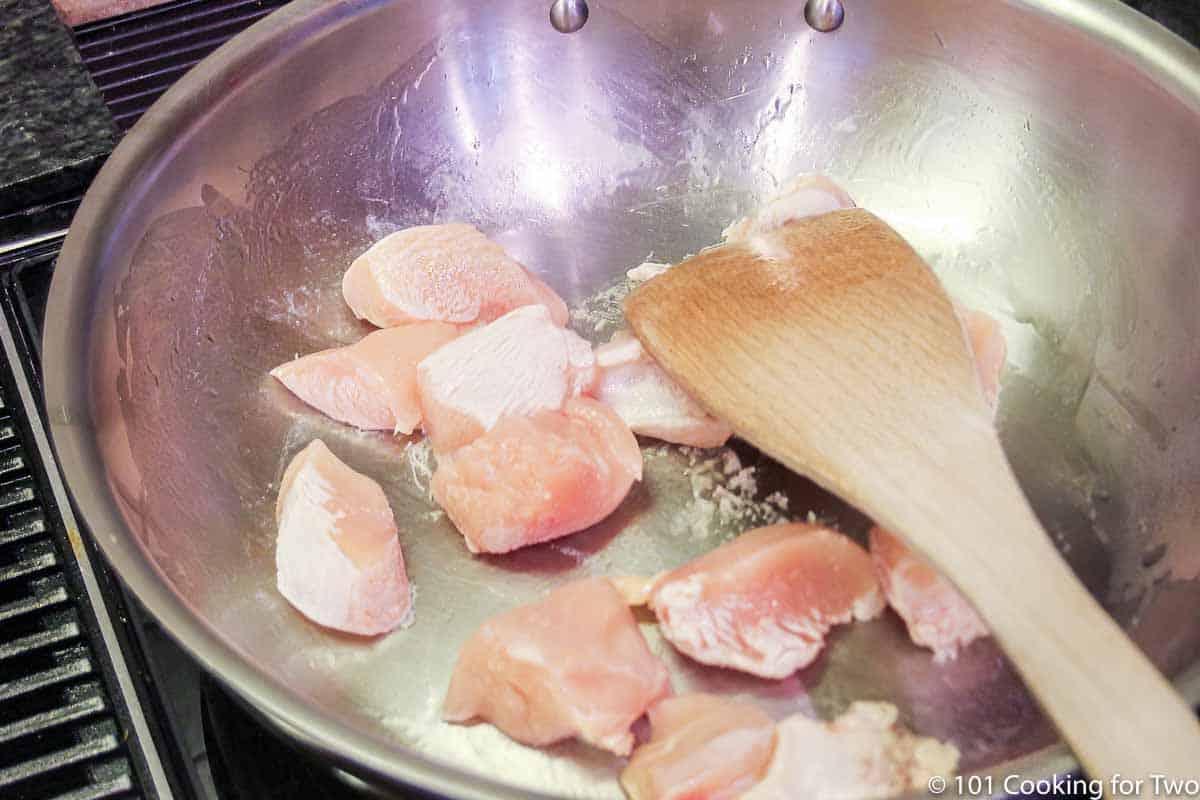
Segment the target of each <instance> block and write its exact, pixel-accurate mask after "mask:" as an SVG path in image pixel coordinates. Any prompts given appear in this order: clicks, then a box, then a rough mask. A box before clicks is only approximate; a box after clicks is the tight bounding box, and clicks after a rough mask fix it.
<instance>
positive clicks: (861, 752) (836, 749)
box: [742, 702, 958, 800]
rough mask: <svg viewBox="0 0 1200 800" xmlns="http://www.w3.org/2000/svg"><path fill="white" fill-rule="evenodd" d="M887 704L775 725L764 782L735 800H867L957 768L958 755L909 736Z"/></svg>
mask: <svg viewBox="0 0 1200 800" xmlns="http://www.w3.org/2000/svg"><path fill="white" fill-rule="evenodd" d="M896 718H897V712H896V707H895V706H893V705H891V704H890V703H867V702H857V703H853V704H852V705H851V706H850V708H849V709H848V710H847V711H846V713H844V714H842V715H841V716H840V717H838V718H837V719H835V720H834V721H833V722H819V721H817V720H812V719H809V718H807V717H804V716H800V715H798V714H797V715H793V716H791V717H788V718H787V719H785V720H784V721H783V722H781V723H779V726H778V727H777V729H776V734H775V752H774V755H773V756H772V757H771V763H770V766H769V767H768V769H767V774H766V776H765V777H764V778H763V779H762V781H761V782H759V783H758V785H756V786H754V787H753V788H752V789H750V790H749V791H748V792H746V793H745V794H743V795H742V800H796V798H804V800H846V799H847V798H854V799H855V800H869V799H870V798H884V797H894V796H896V795H899V794H902V793H906V792H908V791H911V790H917V791H922V792H923V791H925V789H926V788H927V786H928V785H929V780H930V778H933V777H934V776H941V777H943V778H948V777H949V776H951V775H953V774H954V771H955V770H956V769H957V768H958V750H956V749H955V748H954V747H953V746H951V745H948V744H942V743H941V742H939V741H937V740H936V739H930V738H926V737H923V736H914V735H913V734H912V733H910V732H908V731H906V730H904V729H903V728H901V727H900V726H899V725H897V723H896Z"/></svg>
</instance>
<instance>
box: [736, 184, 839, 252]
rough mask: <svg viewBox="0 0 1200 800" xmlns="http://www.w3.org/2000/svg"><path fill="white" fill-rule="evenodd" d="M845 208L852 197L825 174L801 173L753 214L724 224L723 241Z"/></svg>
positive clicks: (749, 237)
mask: <svg viewBox="0 0 1200 800" xmlns="http://www.w3.org/2000/svg"><path fill="white" fill-rule="evenodd" d="M846 208H854V200H853V199H851V197H850V195H848V194H846V190H845V189H843V188H842V187H840V186H838V185H837V184H836V183H834V182H833V181H831V180H830V179H829V178H827V177H825V176H824V175H800V176H799V177H796V178H793V179H792V180H790V181H788V182H787V183H785V184H784V185H783V186H781V187H780V188H779V191H778V192H776V193H775V195H774V196H773V197H771V198H770V199H769V200H767V202H766V203H764V204H763V206H762V207H761V208H760V209H759V210H758V211H757V213H755V215H754V216H753V217H743V218H742V219H739V220H738V221H737V222H735V223H733V224H732V225H730V226H729V227H728V228H726V229H725V231H724V236H725V241H727V242H744V241H748V240H750V239H752V238H754V237H755V236H759V235H761V234H764V233H767V232H769V231H771V230H773V229H775V228H778V227H780V226H781V225H785V224H787V223H788V222H791V221H792V220H796V219H803V218H804V217H815V216H817V215H818V214H828V213H829V212H831V211H840V210H842V209H846Z"/></svg>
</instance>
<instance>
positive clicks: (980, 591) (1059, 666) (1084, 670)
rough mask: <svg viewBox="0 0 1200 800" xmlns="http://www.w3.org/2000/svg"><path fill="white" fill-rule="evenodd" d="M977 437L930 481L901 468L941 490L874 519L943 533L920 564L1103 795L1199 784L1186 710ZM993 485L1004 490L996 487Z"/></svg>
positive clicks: (1197, 733)
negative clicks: (1117, 779)
mask: <svg viewBox="0 0 1200 800" xmlns="http://www.w3.org/2000/svg"><path fill="white" fill-rule="evenodd" d="M979 439H980V441H979V442H978V443H977V444H976V445H974V446H966V447H963V448H962V449H961V450H960V451H959V452H960V453H961V454H962V456H963V457H962V458H959V459H957V460H956V462H955V463H953V464H946V465H941V466H939V467H937V471H936V474H928V475H922V474H920V473H921V470H923V469H926V468H929V467H933V466H934V465H931V464H930V463H929V462H923V463H922V462H920V461H917V462H914V463H911V464H910V468H911V470H912V471H911V472H910V474H909V476H908V479H909V480H911V481H912V483H910V484H909V485H910V486H922V485H924V486H936V485H941V486H943V487H944V490H943V491H942V492H940V493H939V497H938V499H937V502H936V503H930V504H928V505H920V506H914V505H913V504H911V503H910V504H907V505H906V504H904V503H898V504H895V505H892V506H891V509H892V512H890V513H889V512H886V511H884V509H880V511H881V512H883V513H884V517H886V519H885V520H884V521H885V524H886V525H887V526H888V527H889V528H892V529H893V530H896V531H899V532H901V535H903V532H904V531H905V530H906V529H907V530H910V531H913V530H917V528H916V527H914V526H920V528H921V530H923V531H929V530H935V531H944V532H945V533H946V535H945V536H944V537H942V538H943V541H942V542H941V543H940V544H939V545H938V546H937V547H936V548H928V549H927V548H921V549H922V550H923V551H924V554H925V555H926V557H927V558H929V559H930V560H931V561H932V562H933V563H934V564H935V565H937V566H938V568H939V569H941V570H942V571H943V572H945V573H946V574H947V575H952V576H954V579H955V581H956V583H957V584H958V585H959V587H960V588H961V589H962V590H963V592H964V593H965V594H966V595H967V596H968V597H969V598H971V600H972V602H974V603H975V605H976V607H977V608H978V609H979V611H980V613H981V615H982V616H983V617H984V618H985V619H986V620H987V621H988V624H989V625H990V627H991V629H992V631H993V633H994V635H995V636H996V637H997V639H999V641H1000V643H1001V645H1002V646H1003V647H1004V649H1005V651H1006V652H1007V654H1008V656H1009V658H1010V659H1011V660H1012V662H1013V664H1014V665H1015V666H1016V667H1017V669H1018V670H1019V671H1020V673H1021V675H1022V676H1023V677H1024V679H1025V682H1026V683H1027V685H1028V686H1029V687H1030V689H1031V690H1032V691H1033V692H1034V693H1035V694H1036V695H1037V696H1038V698H1039V699H1040V701H1041V703H1042V706H1043V708H1044V709H1045V710H1046V712H1047V713H1048V714H1049V715H1050V717H1051V718H1052V719H1053V720H1054V721H1055V723H1056V724H1057V725H1058V727H1059V730H1060V731H1061V732H1062V734H1063V736H1064V738H1065V739H1066V740H1067V742H1068V743H1069V744H1070V746H1071V748H1072V749H1073V750H1074V751H1075V754H1076V755H1077V756H1078V757H1079V760H1080V761H1081V763H1082V764H1083V765H1084V768H1085V769H1086V770H1087V772H1088V773H1089V775H1091V776H1092V777H1093V778H1097V779H1100V780H1101V781H1103V782H1104V790H1105V793H1106V794H1107V795H1108V796H1114V795H1113V791H1112V790H1113V785H1112V783H1111V781H1112V779H1113V777H1114V776H1116V775H1120V776H1122V777H1123V778H1130V779H1134V780H1135V781H1137V780H1141V781H1142V782H1143V783H1142V785H1141V790H1140V792H1139V793H1138V795H1137V796H1139V797H1154V796H1156V795H1155V790H1156V786H1155V779H1154V777H1153V776H1154V775H1165V776H1167V777H1169V778H1171V779H1175V780H1183V779H1188V778H1196V777H1200V727H1198V726H1197V721H1196V716H1195V714H1194V713H1193V712H1192V709H1190V708H1189V707H1188V706H1187V704H1186V703H1184V701H1183V699H1182V698H1181V697H1180V696H1179V694H1178V693H1176V692H1175V690H1174V688H1173V687H1172V686H1171V685H1170V684H1169V683H1168V682H1167V681H1166V680H1165V679H1164V678H1163V676H1162V675H1161V674H1160V673H1159V672H1158V670H1157V669H1156V668H1155V667H1154V665H1153V664H1151V663H1150V661H1149V660H1148V659H1147V658H1146V657H1145V656H1144V655H1143V654H1142V652H1141V651H1140V650H1139V649H1138V648H1137V647H1136V646H1135V645H1134V644H1133V643H1132V642H1131V641H1130V640H1129V639H1128V637H1126V635H1125V633H1124V632H1123V631H1122V630H1121V629H1120V628H1119V627H1118V626H1117V625H1116V623H1114V622H1113V620H1112V619H1111V618H1110V617H1109V616H1108V614H1107V613H1105V611H1104V610H1103V609H1102V608H1101V607H1100V606H1099V604H1097V603H1096V601H1095V600H1094V599H1093V598H1092V596H1091V595H1090V594H1088V592H1087V591H1086V590H1085V589H1084V588H1083V586H1082V585H1081V584H1080V583H1079V581H1078V580H1077V579H1076V578H1075V576H1074V574H1073V573H1072V572H1071V570H1070V568H1069V567H1067V565H1066V563H1065V562H1064V561H1063V560H1062V559H1061V558H1060V557H1059V554H1058V552H1057V551H1056V550H1055V548H1054V547H1053V545H1052V544H1051V542H1050V540H1049V537H1048V536H1047V535H1046V534H1045V532H1044V531H1043V530H1042V528H1041V526H1040V525H1039V524H1038V521H1037V519H1036V518H1035V516H1034V514H1033V511H1032V510H1031V509H1030V507H1029V504H1028V503H1027V502H1026V500H1025V498H1024V496H1023V495H1022V493H1021V491H1020V489H1019V488H1018V486H1017V484H1016V480H1015V478H1013V477H1012V473H1011V471H1010V469H1009V467H1008V464H1007V462H1006V460H1005V458H1004V454H1003V452H1002V451H1001V449H1000V445H999V442H998V441H996V438H995V436H994V435H991V434H990V432H988V433H984V432H981V433H980V437H979ZM1003 475H1007V476H1008V480H1006V481H997V480H996V476H1003ZM914 508H915V509H916V511H915V512H913V511H912V510H911V509H914ZM896 510H898V511H899V513H894V512H895V511H896ZM965 526H974V528H975V530H976V531H977V532H978V533H981V534H984V536H985V537H986V538H987V539H989V540H990V541H992V542H995V547H994V548H992V549H991V550H990V552H987V553H984V554H980V553H978V552H976V551H974V550H973V549H972V548H970V547H966V548H964V547H958V546H956V541H955V540H956V537H955V536H954V532H955V531H962V530H965V529H966V528H965ZM912 538H913V540H917V539H922V538H926V537H925V536H922V535H921V534H918V535H917V536H915V537H912ZM1158 788H1159V790H1160V791H1161V786H1160V787H1158Z"/></svg>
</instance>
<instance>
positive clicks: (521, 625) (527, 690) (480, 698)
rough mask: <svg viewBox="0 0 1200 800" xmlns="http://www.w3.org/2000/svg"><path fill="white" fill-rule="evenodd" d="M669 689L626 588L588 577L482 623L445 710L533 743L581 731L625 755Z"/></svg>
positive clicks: (456, 718)
mask: <svg viewBox="0 0 1200 800" xmlns="http://www.w3.org/2000/svg"><path fill="white" fill-rule="evenodd" d="M670 692H671V684H670V678H669V676H668V674H667V668H666V667H665V666H664V665H663V664H662V662H661V661H659V660H658V659H657V658H655V657H654V655H653V654H652V653H651V652H650V648H649V647H647V646H646V640H645V639H643V638H642V634H641V632H640V631H639V630H638V626H637V623H636V622H635V621H634V618H633V614H632V613H631V612H630V610H629V608H628V607H627V606H626V605H625V603H624V601H623V600H622V599H621V595H620V594H618V593H617V590H616V589H614V588H613V586H612V584H611V583H609V582H608V581H607V580H605V579H603V578H586V579H584V580H579V581H575V582H573V583H569V584H567V585H565V586H562V587H560V588H558V589H555V590H554V591H552V592H550V593H549V594H547V595H546V596H545V597H544V598H543V599H542V600H540V601H538V602H536V603H532V604H530V605H526V606H521V607H519V608H515V609H513V610H511V611H507V612H505V613H503V614H500V615H499V616H496V617H493V618H492V619H490V620H488V621H487V622H485V623H484V624H483V626H482V627H481V628H480V629H479V630H478V631H476V632H475V634H474V635H473V636H472V637H471V638H470V640H469V641H468V642H467V643H466V645H465V646H464V647H463V649H462V651H461V652H460V653H459V656H458V664H457V665H456V666H455V668H454V675H453V677H452V678H451V679H450V690H449V692H448V694H447V696H446V702H445V705H444V706H443V708H442V716H443V718H444V719H446V720H447V721H448V722H466V721H468V720H471V719H482V720H485V721H487V722H490V723H491V724H493V725H495V726H496V727H497V728H499V729H500V730H502V731H503V732H504V733H506V734H507V735H508V736H510V737H511V738H513V739H515V740H517V741H518V742H522V743H524V744H528V745H534V746H538V747H541V746H545V745H549V744H553V743H554V742H558V741H561V740H563V739H569V738H571V737H578V738H580V739H582V740H583V741H585V742H588V743H590V744H593V745H596V746H597V747H602V748H604V749H605V750H611V751H612V752H614V753H616V754H617V755H628V754H629V751H630V750H631V749H632V748H633V734H632V732H630V730H629V728H630V726H631V725H632V724H633V723H634V721H635V720H637V719H638V717H640V716H642V714H643V713H645V711H646V709H647V708H648V707H649V706H650V705H651V704H652V703H654V702H655V701H656V700H658V699H660V698H662V697H665V696H666V695H668V694H670Z"/></svg>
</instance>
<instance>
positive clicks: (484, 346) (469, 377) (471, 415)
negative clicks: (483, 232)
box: [417, 306, 596, 453]
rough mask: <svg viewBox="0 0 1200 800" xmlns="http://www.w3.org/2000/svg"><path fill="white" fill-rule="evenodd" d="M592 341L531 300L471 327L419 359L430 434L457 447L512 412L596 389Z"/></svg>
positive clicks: (437, 442)
mask: <svg viewBox="0 0 1200 800" xmlns="http://www.w3.org/2000/svg"><path fill="white" fill-rule="evenodd" d="M595 379H596V359H595V355H594V354H593V353H592V347H591V345H590V344H588V343H587V341H585V340H584V339H582V338H580V337H579V336H578V335H577V334H576V333H574V332H573V331H570V330H567V329H565V328H561V327H559V326H558V325H557V324H555V322H554V320H553V319H552V317H551V315H550V312H549V310H548V309H547V308H546V307H545V306H524V307H522V308H518V309H516V310H515V311H510V312H509V313H508V314H506V315H504V316H503V317H501V318H500V319H498V320H496V321H495V322H492V323H490V324H488V325H485V326H483V327H481V328H476V329H475V330H472V331H470V332H469V333H466V334H464V335H462V336H460V337H459V338H457V339H455V340H454V341H452V342H450V343H449V344H447V345H444V346H443V347H441V348H439V349H438V350H436V351H434V352H433V353H431V354H430V355H429V356H427V357H426V358H425V359H424V360H423V361H422V362H421V363H420V364H418V365H417V392H418V395H419V396H420V399H421V412H422V415H423V418H424V428H425V433H426V434H427V435H428V436H429V439H430V441H431V442H432V444H433V447H434V449H435V450H436V451H437V452H439V453H443V452H452V451H454V450H456V449H458V448H459V447H462V446H463V445H465V444H468V443H469V442H471V441H474V440H475V439H477V438H478V437H479V436H481V435H482V434H483V433H485V432H487V431H489V430H491V429H492V428H493V427H495V425H496V423H498V422H499V421H500V420H501V419H502V418H504V417H507V416H513V415H517V416H529V415H531V414H535V413H537V412H539V411H558V410H560V409H562V407H563V406H564V405H565V404H566V402H567V400H569V399H570V398H572V397H574V396H576V395H580V394H584V393H586V392H588V391H590V390H591V388H592V385H593V383H594V382H595Z"/></svg>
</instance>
